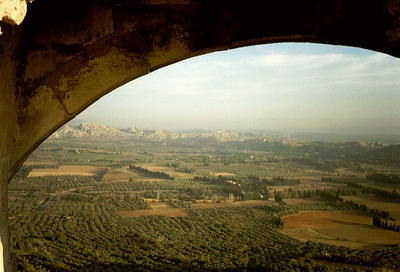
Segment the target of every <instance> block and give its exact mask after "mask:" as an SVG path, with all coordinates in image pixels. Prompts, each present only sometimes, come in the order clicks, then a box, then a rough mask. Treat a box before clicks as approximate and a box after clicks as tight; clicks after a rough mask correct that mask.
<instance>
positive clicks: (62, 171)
mask: <svg viewBox="0 0 400 272" xmlns="http://www.w3.org/2000/svg"><path fill="white" fill-rule="evenodd" d="M105 171H107V168H105V167H96V166H90V165H85V166H81V165H61V166H60V167H59V168H43V169H37V168H35V169H32V171H30V172H29V175H28V178H30V177H45V176H91V177H95V176H101V175H103V174H104V173H105Z"/></svg>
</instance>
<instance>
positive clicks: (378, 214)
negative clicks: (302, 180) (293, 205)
mask: <svg viewBox="0 0 400 272" xmlns="http://www.w3.org/2000/svg"><path fill="white" fill-rule="evenodd" d="M341 191H342V192H343V190H332V189H322V190H319V189H317V190H312V191H303V192H300V194H299V196H298V197H303V198H312V199H320V200H325V201H329V202H335V205H336V206H337V207H338V208H339V207H341V208H345V209H351V210H359V211H362V212H364V213H367V214H369V215H371V216H373V217H374V218H376V219H377V220H378V221H381V222H382V224H380V225H381V226H385V228H388V229H393V227H392V225H391V224H389V223H387V221H388V220H390V221H395V219H393V218H392V217H391V216H390V214H389V212H387V211H384V210H378V209H376V208H368V207H367V206H366V205H364V204H358V203H355V202H353V201H351V200H344V199H343V198H342V197H341V195H342V194H341ZM383 222H386V223H383ZM374 225H375V223H374ZM394 229H396V225H394Z"/></svg>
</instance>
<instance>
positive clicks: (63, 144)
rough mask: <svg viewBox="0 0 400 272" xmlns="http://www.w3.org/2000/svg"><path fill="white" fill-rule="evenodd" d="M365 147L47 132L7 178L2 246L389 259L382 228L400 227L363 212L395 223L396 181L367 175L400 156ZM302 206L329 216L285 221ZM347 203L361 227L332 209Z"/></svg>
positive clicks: (337, 264) (330, 267)
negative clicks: (6, 233) (6, 238)
mask: <svg viewBox="0 0 400 272" xmlns="http://www.w3.org/2000/svg"><path fill="white" fill-rule="evenodd" d="M371 148H372V147H369V146H360V145H359V144H357V143H322V142H311V141H309V142H306V143H303V144H301V145H295V146H293V145H284V144H282V143H270V142H264V141H262V140H260V141H256V140H246V141H237V142H234V141H232V142H229V141H228V142H218V141H209V142H207V141H204V140H202V141H200V140H199V141H195V140H190V141H189V140H169V141H167V140H164V141H156V140H154V141H149V140H146V141H140V140H128V139H115V140H108V141H107V142H104V141H100V140H96V139H91V140H85V139H68V140H66V139H62V140H60V139H59V140H54V139H53V140H51V141H47V142H45V143H43V144H42V145H41V146H40V147H39V148H38V149H37V150H36V151H35V152H34V153H33V154H32V155H31V157H30V158H29V159H28V161H27V162H26V163H25V165H24V166H23V167H22V169H21V170H20V171H19V172H18V174H17V175H16V177H15V178H14V179H13V180H12V181H11V183H10V184H9V219H10V236H11V239H10V243H11V248H12V254H13V256H14V259H15V261H16V263H17V267H18V269H19V271H310V269H311V270H312V269H314V270H315V271H354V269H356V270H357V269H358V270H360V271H364V270H370V271H381V270H382V267H385V268H388V269H389V271H390V270H392V271H398V270H399V269H400V245H399V243H397V242H396V240H394V242H392V243H391V244H390V245H388V244H385V243H382V242H381V241H380V240H379V235H383V233H385V234H386V235H387V237H397V236H398V235H400V233H399V232H396V231H395V229H394V230H389V229H388V227H387V226H386V229H385V226H377V225H373V224H372V218H373V217H377V218H379V219H380V220H386V221H387V222H389V223H390V224H400V223H399V221H400V219H399V218H398V214H397V213H396V207H397V206H398V205H399V204H398V203H400V201H399V200H400V195H399V194H398V193H397V192H396V191H393V190H388V189H387V188H391V187H388V185H387V184H381V183H380V182H379V181H371V180H367V179H366V175H368V174H370V173H373V172H374V171H379V170H382V169H385V172H383V171H381V172H382V173H385V174H390V173H394V174H395V175H396V174H397V173H399V171H400V165H399V164H398V163H397V161H396V160H389V159H382V163H381V164H379V162H377V161H376V158H375V157H373V156H372V155H369V154H371V152H375V153H376V152H377V151H376V150H374V149H371ZM362 154H367V155H366V156H364V157H363V156H362ZM372 154H374V153H372ZM392 155H393V154H392V153H391V157H390V158H392ZM343 156H344V157H345V158H346V159H343V158H344V157H343ZM379 156H380V158H381V157H382V156H383V155H382V152H380V153H379ZM372 158H373V159H372ZM388 169H389V170H390V171H389V170H388ZM390 186H394V187H393V188H397V187H396V186H398V185H396V184H394V185H390ZM377 203H378V204H379V203H381V204H382V203H384V205H383V204H382V205H378V204H377ZM300 211H303V212H306V213H305V214H307V211H313V212H316V213H318V212H323V211H329V213H328V214H329V217H326V218H325V219H324V220H325V221H323V222H322V223H321V222H319V223H318V224H320V225H318V224H317V223H315V224H314V226H308V225H307V224H305V223H304V224H303V225H302V226H301V227H303V229H301V230H296V229H295V228H296V227H297V226H296V225H294V226H293V224H292V225H290V226H292V227H291V228H292V229H294V230H292V231H291V232H290V231H287V228H286V227H285V225H284V223H283V222H284V221H285V220H283V217H284V216H288V215H294V214H297V213H299V212H300ZM385 212H388V215H386V213H385ZM354 213H356V214H357V216H359V217H357V216H356V215H354V216H353V217H354V218H356V219H357V220H358V219H359V218H362V220H364V221H363V223H362V226H361V227H360V224H358V223H357V222H356V221H357V220H356V219H352V218H353V217H349V218H350V219H349V220H347V221H346V220H344V221H340V220H341V219H340V218H341V217H343V216H344V215H346V214H351V215H352V214H354ZM308 214H310V215H312V216H314V214H313V213H308ZM390 217H393V218H391V219H390ZM285 218H287V217H285ZM310 218H311V219H310ZM392 219H393V220H392ZM302 220H303V221H304V222H308V221H307V220H314V221H315V220H316V219H315V218H314V217H305V218H302ZM398 220H399V221H398ZM303 221H302V222H303ZM339 221H340V222H339ZM386 221H382V222H386ZM326 222H328V223H326ZM287 224H289V223H287ZM321 224H322V225H321ZM326 224H328V226H327V225H326ZM329 224H332V226H329ZM304 226H306V227H305V228H306V229H304ZM287 227H289V225H288V226H287ZM360 228H362V229H363V230H364V232H360V231H359V230H360ZM316 231H317V232H321V233H322V232H324V233H322V234H321V233H320V234H319V236H318V235H311V234H312V233H314V232H316ZM335 231H336V232H335ZM338 232H340V233H338ZM293 233H294V234H293ZM310 233H311V234H310ZM353 233H356V234H357V235H353ZM363 233H365V234H363ZM321 235H325V236H324V237H325V238H326V237H328V236H329V237H328V238H329V239H328V238H326V239H325V238H324V239H322V238H321V237H322V236H321ZM371 235H378V236H377V238H376V239H375V240H373V239H372V240H371V239H370V238H371ZM332 237H339V238H338V239H342V240H341V242H340V243H329V241H326V240H330V239H331V238H332ZM340 237H341V238H340ZM352 237H355V238H354V239H357V241H355V240H354V239H353V238H352ZM382 239H383V237H382ZM385 239H386V238H385ZM355 244H357V246H352V245H355Z"/></svg>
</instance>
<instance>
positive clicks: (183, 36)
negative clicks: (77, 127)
mask: <svg viewBox="0 0 400 272" xmlns="http://www.w3.org/2000/svg"><path fill="white" fill-rule="evenodd" d="M5 2H7V3H11V6H12V4H18V5H19V4H21V3H23V4H25V0H8V1H5ZM4 10H6V11H7V10H10V7H6V8H4V7H2V6H1V5H0V19H1V18H3V17H4V18H5V19H4V18H3V19H4V21H5V22H7V23H16V24H18V23H20V21H21V18H20V15H21V12H22V13H24V8H23V5H22V8H21V9H20V10H22V11H21V12H19V13H18V12H17V15H16V16H17V17H18V18H17V19H15V20H14V21H13V20H11V19H10V18H11V17H12V16H11V15H9V14H11V12H8V13H5V12H4ZM3 14H6V16H3ZM1 27H2V31H3V34H2V35H1V36H0V120H1V123H2V124H3V128H2V131H1V133H0V155H1V158H0V272H1V271H3V270H4V271H9V270H10V269H11V268H10V266H9V265H8V235H7V183H8V181H9V180H10V179H11V178H12V176H13V174H14V173H15V172H16V170H17V169H18V168H19V166H20V165H21V163H22V162H23V160H24V159H25V158H26V157H27V156H28V155H29V154H30V153H31V152H32V151H33V150H34V149H35V148H36V147H37V146H38V145H39V144H40V143H41V142H42V141H43V140H44V139H46V138H47V137H48V136H49V135H50V134H51V133H52V132H54V131H55V130H56V129H57V128H59V127H60V126H62V125H63V124H65V123H66V122H67V121H69V120H70V119H72V118H74V117H75V116H76V115H77V114H79V113H80V112H81V111H82V110H84V109H85V108H86V107H88V106H89V105H90V104H91V103H93V102H95V101H96V100H98V99H99V98H100V97H102V96H103V95H105V94H107V93H108V92H110V91H112V90H114V89H115V88H117V87H119V86H121V85H123V84H125V83H126V82H128V81H130V80H133V79H135V78H138V77H140V76H142V75H145V74H147V73H149V72H151V71H154V70H156V69H158V68H160V67H163V66H166V65H168V64H171V63H174V62H177V61H180V60H184V59H187V58H190V57H192V56H196V55H200V54H205V53H208V52H213V51H218V50H226V49H231V48H237V47H243V46H247V45H256V44H266V43H274V42H318V43H327V44H340V45H348V46H357V47H362V48H366V49H372V50H376V51H380V52H384V53H387V54H390V55H392V56H395V57H400V1H399V0H385V1H381V0H372V1H364V0H307V1H306V0H305V1H289V0H286V1H267V2H265V1H256V0H251V1H245V2H243V1H231V0H220V1H215V0H122V1H113V0H99V1H84V2H82V1H79V0H59V1H53V0H36V1H35V2H34V3H32V4H30V6H29V9H28V13H27V16H26V18H25V20H24V22H23V23H22V24H21V25H20V26H13V25H7V24H2V25H1Z"/></svg>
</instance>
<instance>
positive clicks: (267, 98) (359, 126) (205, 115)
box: [77, 43, 400, 134]
mask: <svg viewBox="0 0 400 272" xmlns="http://www.w3.org/2000/svg"><path fill="white" fill-rule="evenodd" d="M77 119H79V120H84V121H86V122H93V123H98V124H104V125H109V126H113V127H118V128H126V127H140V128H161V129H169V130H187V129H235V130H254V129H256V130H277V131H284V130H290V131H318V132H319V131H321V132H322V131H335V132H343V133H346V132H347V133H357V132H359V133H389V134H390V133H400V60H399V59H396V58H393V57H391V56H388V55H385V54H382V53H378V52H374V51H369V50H364V49H359V48H352V47H343V46H333V45H321V44H306V43H282V44H271V45H262V46H251V47H244V48H239V49H234V50H227V51H221V52H215V53H210V54H206V55H202V56H198V57H194V58H190V59H187V60H184V61H181V62H178V63H176V64H173V65H170V66H167V67H164V68H161V69H158V70H156V71H154V72H152V73H150V74H148V75H146V76H143V77H140V78H138V79H136V80H133V81H131V82H129V83H127V84H125V85H124V86H122V87H120V88H118V89H116V90H114V91H113V92H111V93H109V94H108V95H106V96H104V97H103V98H102V99H100V100H99V101H97V102H96V103H94V104H93V105H92V106H91V107H89V108H88V109H86V110H85V111H84V112H83V113H81V114H80V115H79V116H78V117H77Z"/></svg>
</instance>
